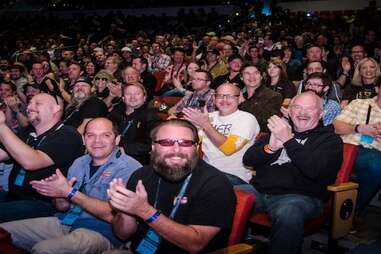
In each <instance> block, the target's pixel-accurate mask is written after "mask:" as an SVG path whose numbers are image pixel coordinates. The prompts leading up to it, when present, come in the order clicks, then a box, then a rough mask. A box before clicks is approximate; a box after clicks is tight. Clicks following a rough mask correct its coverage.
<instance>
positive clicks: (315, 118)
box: [243, 92, 343, 253]
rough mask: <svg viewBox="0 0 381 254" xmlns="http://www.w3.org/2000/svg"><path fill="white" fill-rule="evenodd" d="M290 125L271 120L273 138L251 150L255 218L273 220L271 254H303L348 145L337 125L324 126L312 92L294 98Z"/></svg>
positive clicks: (247, 162) (249, 161) (248, 157)
mask: <svg viewBox="0 0 381 254" xmlns="http://www.w3.org/2000/svg"><path fill="white" fill-rule="evenodd" d="M289 109H290V112H289V116H290V123H288V122H287V121H286V120H284V119H281V118H280V117H279V116H276V115H274V116H272V117H270V118H269V120H268V128H269V130H270V132H271V134H270V138H268V137H267V138H265V139H264V140H263V141H262V142H257V143H256V144H254V145H253V146H252V147H250V148H249V149H248V150H247V151H246V153H245V155H244V157H243V163H244V164H245V165H246V166H250V167H254V168H255V169H256V176H255V177H254V178H253V181H252V184H253V186H254V188H255V190H254V193H255V195H256V203H255V207H254V213H256V212H264V211H265V212H267V213H268V214H269V215H270V217H271V221H272V228H271V234H270V249H269V253H300V251H301V245H302V242H303V232H304V222H305V221H306V220H308V219H312V218H314V217H318V216H320V214H321V212H322V210H323V206H324V203H325V202H326V201H327V200H328V198H329V194H328V191H327V190H326V189H327V186H328V185H329V184H333V183H334V182H335V179H336V174H337V172H338V170H339V168H340V165H341V161H342V153H343V152H342V150H343V143H342V141H341V139H340V137H339V136H338V135H337V134H335V132H334V129H333V126H332V125H329V126H323V124H322V123H321V121H320V119H321V117H322V116H323V103H322V100H321V98H319V97H318V96H317V95H316V94H314V93H312V92H305V93H302V94H300V95H297V96H296V97H294V98H293V99H292V101H291V103H290V106H289Z"/></svg>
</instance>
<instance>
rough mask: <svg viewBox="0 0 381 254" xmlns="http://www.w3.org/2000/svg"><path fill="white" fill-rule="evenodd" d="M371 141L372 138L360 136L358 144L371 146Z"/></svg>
mask: <svg viewBox="0 0 381 254" xmlns="http://www.w3.org/2000/svg"><path fill="white" fill-rule="evenodd" d="M373 141H374V137H372V136H369V135H361V137H360V143H363V144H372V143H373Z"/></svg>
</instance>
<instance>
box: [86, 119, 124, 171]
mask: <svg viewBox="0 0 381 254" xmlns="http://www.w3.org/2000/svg"><path fill="white" fill-rule="evenodd" d="M83 140H84V144H85V146H86V150H87V152H88V153H89V155H90V156H91V157H92V159H93V163H94V165H102V164H104V163H105V162H106V161H107V160H108V158H109V157H110V155H111V153H112V152H113V151H114V149H115V148H116V146H117V145H118V143H119V141H120V136H116V134H115V133H114V132H113V126H112V123H111V121H110V120H107V119H105V118H97V119H94V120H92V121H90V122H89V123H88V125H87V126H86V130H85V133H84V136H83Z"/></svg>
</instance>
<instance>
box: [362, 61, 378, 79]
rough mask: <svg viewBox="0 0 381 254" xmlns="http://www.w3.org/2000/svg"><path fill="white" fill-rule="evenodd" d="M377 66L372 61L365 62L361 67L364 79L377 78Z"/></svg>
mask: <svg viewBox="0 0 381 254" xmlns="http://www.w3.org/2000/svg"><path fill="white" fill-rule="evenodd" d="M376 70H377V65H376V64H375V63H374V62H372V61H365V62H364V63H363V64H361V66H360V76H361V77H362V78H363V79H374V78H376Z"/></svg>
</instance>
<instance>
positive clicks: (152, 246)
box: [136, 229, 161, 254]
mask: <svg viewBox="0 0 381 254" xmlns="http://www.w3.org/2000/svg"><path fill="white" fill-rule="evenodd" d="M160 241H161V237H160V236H159V235H158V234H157V233H156V231H155V230H153V229H149V230H148V231H147V233H146V235H145V236H144V238H143V240H142V241H141V242H140V243H139V246H138V247H137V248H136V252H137V253H140V254H154V253H155V252H156V250H157V248H158V246H159V245H160Z"/></svg>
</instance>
